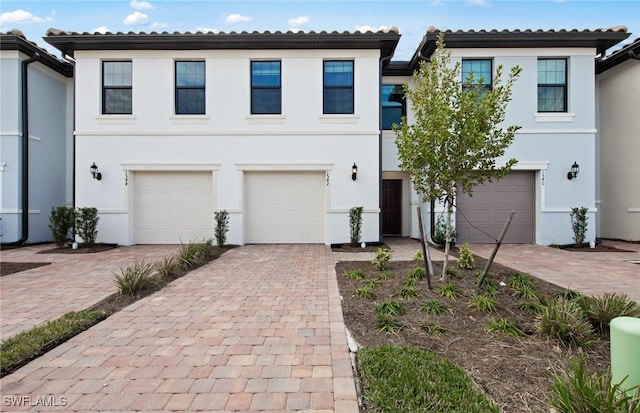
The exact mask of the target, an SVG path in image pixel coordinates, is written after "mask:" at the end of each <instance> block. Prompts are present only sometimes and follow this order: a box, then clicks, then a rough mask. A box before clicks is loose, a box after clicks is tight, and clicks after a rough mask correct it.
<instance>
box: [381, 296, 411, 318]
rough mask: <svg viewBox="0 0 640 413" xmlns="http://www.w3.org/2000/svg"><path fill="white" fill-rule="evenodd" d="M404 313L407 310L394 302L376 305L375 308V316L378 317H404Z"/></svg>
mask: <svg viewBox="0 0 640 413" xmlns="http://www.w3.org/2000/svg"><path fill="white" fill-rule="evenodd" d="M406 313H407V310H406V309H405V308H404V306H403V305H402V304H401V303H400V302H398V301H396V300H388V301H385V302H383V303H380V304H378V306H377V307H376V314H378V315H390V316H396V315H405V314H406Z"/></svg>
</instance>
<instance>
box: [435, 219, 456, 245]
mask: <svg viewBox="0 0 640 413" xmlns="http://www.w3.org/2000/svg"><path fill="white" fill-rule="evenodd" d="M446 229H447V224H446V223H445V220H444V218H443V217H442V216H440V218H438V221H437V222H436V227H435V230H434V232H433V236H432V237H431V238H432V239H433V242H434V243H435V244H436V245H437V246H438V247H439V248H444V245H445V243H446V242H447V238H446ZM457 236H458V235H457V234H456V229H455V228H453V226H452V227H451V232H450V236H449V238H450V240H449V243H450V246H451V247H453V246H455V245H456V237H457Z"/></svg>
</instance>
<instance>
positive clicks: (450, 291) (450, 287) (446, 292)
mask: <svg viewBox="0 0 640 413" xmlns="http://www.w3.org/2000/svg"><path fill="white" fill-rule="evenodd" d="M438 294H439V295H440V297H445V298H448V299H450V300H456V299H457V298H458V297H459V296H460V295H462V290H461V289H460V287H458V286H457V285H456V284H453V283H446V284H443V285H442V287H440V288H439V289H438Z"/></svg>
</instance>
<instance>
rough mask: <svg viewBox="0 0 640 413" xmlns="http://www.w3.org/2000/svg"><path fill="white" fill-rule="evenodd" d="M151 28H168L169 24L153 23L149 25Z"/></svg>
mask: <svg viewBox="0 0 640 413" xmlns="http://www.w3.org/2000/svg"><path fill="white" fill-rule="evenodd" d="M151 27H152V28H154V29H163V28H165V27H169V23H165V22H153V23H151Z"/></svg>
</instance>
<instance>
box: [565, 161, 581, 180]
mask: <svg viewBox="0 0 640 413" xmlns="http://www.w3.org/2000/svg"><path fill="white" fill-rule="evenodd" d="M578 172H580V165H578V163H577V162H574V163H573V165H571V171H570V172H568V173H567V179H569V180H571V179H573V178H577V177H578Z"/></svg>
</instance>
